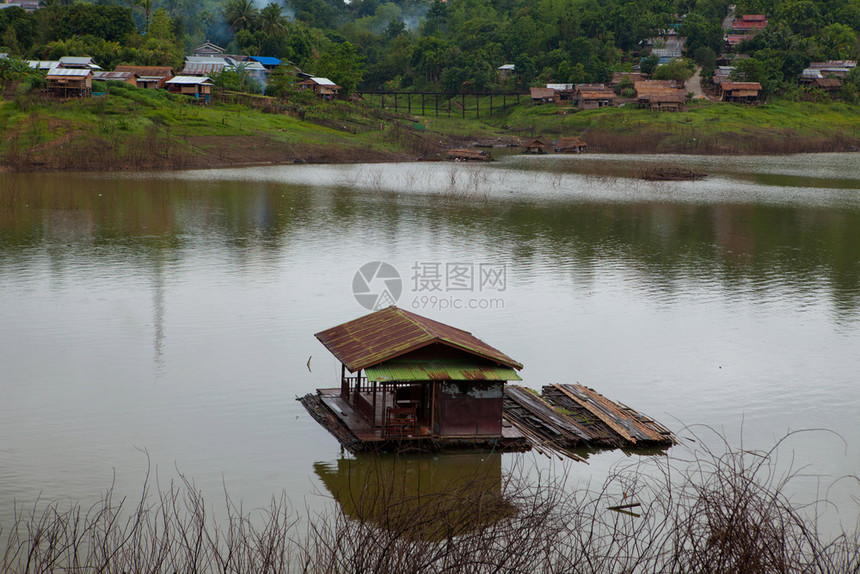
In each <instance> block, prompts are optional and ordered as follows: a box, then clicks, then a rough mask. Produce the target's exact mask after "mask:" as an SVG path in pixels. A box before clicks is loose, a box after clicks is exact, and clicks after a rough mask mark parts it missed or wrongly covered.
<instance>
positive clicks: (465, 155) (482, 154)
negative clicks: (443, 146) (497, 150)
mask: <svg viewBox="0 0 860 574" xmlns="http://www.w3.org/2000/svg"><path fill="white" fill-rule="evenodd" d="M447 158H448V159H449V160H451V161H490V160H492V159H493V157H492V156H491V155H490V152H488V151H485V150H477V149H468V148H451V149H449V150H448V154H447Z"/></svg>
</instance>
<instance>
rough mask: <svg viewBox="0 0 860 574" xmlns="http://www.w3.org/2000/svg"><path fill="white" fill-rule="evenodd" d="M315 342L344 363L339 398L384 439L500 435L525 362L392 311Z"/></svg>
mask: <svg viewBox="0 0 860 574" xmlns="http://www.w3.org/2000/svg"><path fill="white" fill-rule="evenodd" d="M315 337H316V338H317V339H319V341H320V342H321V343H322V344H323V345H325V347H326V348H327V349H328V350H329V351H331V353H332V354H333V355H334V356H335V357H336V358H337V359H338V361H340V363H341V388H340V397H341V399H343V400H344V401H346V402H347V403H348V404H349V405H350V406H351V407H352V408H354V409H355V411H356V413H358V414H359V415H360V416H361V417H363V419H364V420H365V422H368V423H370V425H371V426H372V428H374V429H377V428H380V429H382V433H381V434H382V435H383V436H384V437H391V436H410V437H412V436H428V437H449V438H454V437H456V438H488V437H490V438H492V437H501V436H502V398H503V394H504V384H505V382H506V381H512V380H514V381H515V380H520V378H519V376H518V375H517V373H516V371H517V370H519V369H522V365H521V364H520V363H518V362H517V361H515V360H514V359H512V358H510V357H509V356H507V355H505V354H504V353H502V352H501V351H499V350H498V349H495V348H493V347H491V346H490V345H488V344H486V343H484V342H483V341H481V340H480V339H478V338H477V337H475V336H474V335H472V334H471V333H469V332H467V331H463V330H461V329H457V328H455V327H451V326H449V325H445V324H444V323H439V322H437V321H433V320H432V319H428V318H426V317H422V316H420V315H416V314H415V313H410V312H409V311H405V310H403V309H400V308H398V307H394V306H392V307H387V308H385V309H382V310H380V311H376V312H374V313H371V314H369V315H365V316H364V317H360V318H358V319H355V320H353V321H349V322H347V323H344V324H342V325H338V326H336V327H332V328H331V329H326V330H325V331H321V332H319V333H317V334H316V335H315ZM347 371H349V373H351V374H352V376H349V375H347ZM362 373H363V374H362Z"/></svg>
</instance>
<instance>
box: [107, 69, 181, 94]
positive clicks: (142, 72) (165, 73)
mask: <svg viewBox="0 0 860 574" xmlns="http://www.w3.org/2000/svg"><path fill="white" fill-rule="evenodd" d="M114 71H116V72H131V73H133V74H136V75H137V84H136V85H137V87H138V88H144V89H147V90H159V89H162V88H164V87H165V84H166V83H167V80H169V79H170V78H172V77H174V76H175V75H176V74H175V73H174V71H173V68H171V67H170V66H117V67H116V68H114Z"/></svg>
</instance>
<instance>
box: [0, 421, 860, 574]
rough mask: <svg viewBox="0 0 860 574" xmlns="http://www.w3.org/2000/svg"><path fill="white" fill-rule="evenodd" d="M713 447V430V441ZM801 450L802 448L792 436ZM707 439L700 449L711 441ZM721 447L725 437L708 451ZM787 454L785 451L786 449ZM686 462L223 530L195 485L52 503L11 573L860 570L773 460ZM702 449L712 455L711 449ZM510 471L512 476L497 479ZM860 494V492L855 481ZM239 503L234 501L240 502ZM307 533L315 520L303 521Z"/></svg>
mask: <svg viewBox="0 0 860 574" xmlns="http://www.w3.org/2000/svg"><path fill="white" fill-rule="evenodd" d="M706 432H709V433H710V432H711V431H706ZM789 436H790V435H789ZM698 438H699V437H697V439H698ZM708 438H710V437H708ZM783 440H785V439H783ZM707 442H716V444H717V445H718V446H717V447H714V448H707V447H702V446H697V447H696V448H695V449H689V450H688V449H685V448H683V447H676V448H675V449H673V450H675V451H678V452H679V453H680V456H675V454H674V453H673V456H653V457H638V458H637V460H636V462H635V463H633V464H630V465H627V466H624V467H619V468H616V469H615V470H614V471H613V472H612V473H611V474H610V476H609V477H608V478H607V479H606V481H605V482H604V483H603V484H602V485H599V486H597V487H596V488H592V487H591V486H590V485H574V484H571V483H570V481H569V477H568V475H567V474H566V473H565V472H564V471H563V470H562V471H561V472H557V471H556V470H555V469H550V470H546V469H544V470H537V469H536V468H535V469H532V468H525V461H527V460H528V459H527V458H525V457H520V458H518V459H517V461H518V462H517V464H515V467H514V468H513V469H512V470H510V471H508V472H507V473H505V475H504V477H502V478H501V479H500V478H499V476H493V475H492V474H487V473H486V472H475V473H474V475H470V476H466V477H461V479H460V480H458V481H456V482H452V483H450V484H447V485H445V486H444V488H442V489H441V490H434V491H430V492H421V491H410V490H409V489H408V488H406V487H404V485H403V484H401V483H400V482H398V479H397V478H396V477H395V476H394V475H389V474H387V472H388V471H386V470H385V468H386V467H385V465H382V464H379V465H376V466H375V467H373V466H372V472H373V473H377V475H376V477H375V478H372V479H371V477H370V476H369V475H368V474H367V473H364V474H356V475H355V476H353V475H350V476H349V480H350V481H351V483H350V484H349V486H348V488H347V490H348V491H349V492H348V493H347V495H346V497H344V496H343V493H341V494H340V495H339V498H338V499H339V500H340V502H341V504H340V505H339V506H338V507H337V508H338V509H337V510H334V509H333V508H334V507H332V509H331V510H329V511H323V512H321V513H316V514H315V513H311V512H310V511H307V512H306V513H305V514H304V515H301V516H300V513H298V512H295V511H293V510H292V508H291V506H290V503H289V501H288V499H287V497H286V495H285V494H282V495H281V496H280V497H276V498H273V499H272V501H271V502H270V504H269V505H268V506H267V507H266V508H263V509H258V510H255V511H252V512H246V511H245V510H243V508H242V507H241V505H239V506H236V504H235V503H234V502H233V501H232V500H231V499H230V498H229V496H227V495H226V494H225V509H226V516H225V517H224V518H222V519H220V520H219V519H217V518H216V516H215V515H214V514H213V513H212V511H211V509H210V507H209V506H208V505H207V503H206V501H204V499H203V497H202V495H201V494H200V491H199V490H198V489H197V488H196V487H195V486H194V484H193V483H192V482H191V481H189V480H187V479H186V478H184V477H182V476H181V475H180V479H179V481H178V482H177V483H173V482H171V483H170V484H169V485H167V486H166V487H165V488H161V487H158V488H155V489H153V490H150V488H149V486H148V485H149V481H150V480H149V477H148V476H147V480H146V481H145V483H144V487H143V490H142V494H141V497H140V500H139V501H138V502H137V504H135V505H134V506H133V507H130V506H129V505H128V504H127V502H126V499H119V500H117V499H116V498H115V494H114V492H113V490H112V489H111V490H109V491H107V493H105V495H104V496H103V497H102V499H101V500H100V501H99V502H98V503H97V504H95V505H93V506H92V507H90V508H89V509H85V508H82V507H81V506H79V505H72V506H70V507H69V508H68V509H65V510H64V509H61V508H60V507H59V504H58V503H47V504H44V505H42V504H41V503H40V502H38V501H37V502H36V503H35V504H34V505H33V506H32V507H29V508H28V509H27V510H26V511H25V510H23V509H22V510H21V511H19V512H18V513H17V520H16V521H15V523H14V524H13V525H12V527H11V528H10V530H9V531H8V533H7V534H6V546H5V551H4V552H3V554H2V555H0V557H2V559H1V560H0V568H2V570H3V571H4V572H5V571H10V572H53V571H70V572H308V573H335V572H336V573H341V572H356V573H358V572H374V573H388V572H391V573H395V572H396V573H411V572H414V573H418V572H466V573H471V572H475V573H478V572H586V573H619V574H621V573H628V572H665V573H675V572H677V573H690V572H696V573H698V572H708V573H715V574H716V573H723V572H725V573H729V572H731V573H746V572H756V573H759V572H768V573H771V572H773V573H786V574H788V573H807V572H808V573H822V574H823V573H830V572H857V571H858V569H860V551H858V540H860V539H858V534H857V531H855V532H854V533H853V534H848V533H841V534H839V535H837V536H836V537H831V538H828V537H826V536H825V535H824V534H823V533H822V532H821V531H820V530H819V528H818V519H819V517H818V515H817V514H815V513H814V512H812V513H810V512H809V511H810V510H814V509H815V507H812V508H811V509H810V508H808V507H803V506H799V505H798V504H796V503H793V502H792V501H791V500H790V498H789V495H788V493H789V485H790V484H791V482H792V481H793V480H794V479H795V478H796V477H797V476H798V472H799V471H798V469H795V468H793V466H792V465H788V467H787V468H785V465H782V464H780V461H779V460H778V456H777V455H778V447H780V444H781V443H782V442H783V441H780V443H778V444H777V445H776V446H774V448H772V449H770V450H769V451H763V452H759V451H750V450H745V449H743V448H742V447H741V448H732V447H731V446H730V445H728V444H727V443H726V442H725V441H723V440H722V439H719V440H717V441H707ZM696 444H698V445H702V444H703V442H702V441H701V440H697V443H696ZM497 468H499V467H497ZM850 479H851V480H854V481H857V478H856V477H850ZM225 490H226V489H225ZM300 518H301V520H300Z"/></svg>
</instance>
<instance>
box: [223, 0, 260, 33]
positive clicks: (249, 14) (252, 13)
mask: <svg viewBox="0 0 860 574" xmlns="http://www.w3.org/2000/svg"><path fill="white" fill-rule="evenodd" d="M224 16H225V17H226V18H227V23H228V24H230V29H231V30H233V31H239V30H247V29H249V28H252V27H253V26H254V23H255V22H256V20H257V17H258V16H259V12H258V11H257V8H256V7H255V6H254V0H229V1H228V2H227V6H226V7H225V8H224Z"/></svg>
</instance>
